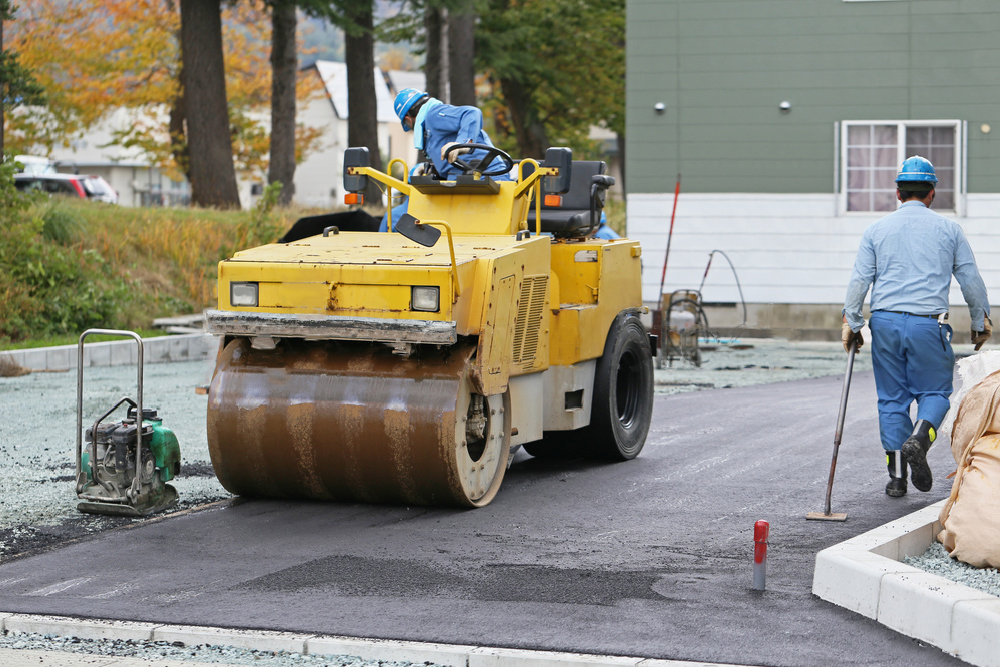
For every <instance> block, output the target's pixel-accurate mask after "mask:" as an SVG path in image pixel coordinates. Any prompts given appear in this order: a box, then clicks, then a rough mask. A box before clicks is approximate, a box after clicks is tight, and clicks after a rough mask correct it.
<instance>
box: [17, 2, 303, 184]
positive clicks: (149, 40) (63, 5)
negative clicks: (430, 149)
mask: <svg viewBox="0 0 1000 667" xmlns="http://www.w3.org/2000/svg"><path fill="white" fill-rule="evenodd" d="M19 4H20V10H19V14H18V19H19V20H18V22H17V23H16V24H15V25H14V26H13V29H12V30H11V33H12V34H11V35H10V39H11V42H12V45H13V46H14V48H16V49H17V51H18V52H19V54H20V57H21V62H22V63H23V64H24V66H25V67H26V68H28V69H29V70H31V71H32V72H33V73H34V75H35V77H36V79H37V80H38V82H39V84H41V86H42V87H44V88H45V90H46V95H47V107H46V108H45V109H41V110H33V111H32V113H21V114H17V115H16V116H15V117H13V118H10V119H8V120H9V123H8V124H9V127H8V144H9V148H10V149H11V150H13V151H15V152H30V151H37V150H41V151H42V152H46V153H47V152H49V151H51V149H52V148H53V147H54V146H57V145H69V144H70V142H72V141H73V140H74V139H76V138H77V137H79V136H81V135H82V133H83V132H85V130H86V129H87V128H88V127H91V126H93V125H94V124H95V123H96V122H98V121H99V120H101V119H102V118H105V117H106V116H107V115H108V114H109V113H110V112H111V111H113V110H115V109H118V108H120V107H125V108H127V109H130V110H132V111H133V113H132V114H131V119H132V122H131V124H130V125H129V126H127V127H123V128H119V129H118V131H117V132H116V135H115V140H116V142H117V143H120V144H121V145H123V146H129V147H135V148H138V149H140V150H141V151H142V152H144V153H145V154H146V155H147V156H148V157H149V158H150V159H151V161H152V162H153V163H155V164H157V165H159V166H162V167H166V168H172V169H174V170H176V171H177V172H180V173H183V174H185V175H186V174H187V169H188V165H187V163H186V158H185V156H186V141H187V135H186V132H185V127H184V123H183V118H184V109H183V102H184V99H183V94H182V92H183V91H182V89H181V86H180V74H181V59H180V46H179V33H180V13H179V6H178V3H176V2H174V1H173V0H86V1H84V0H21V1H20V3H19ZM270 38H271V35H270V20H269V18H268V16H267V13H266V9H265V7H264V5H263V3H262V2H251V1H250V0H244V1H242V2H236V3H233V4H228V3H227V4H225V5H223V45H224V48H225V64H226V93H227V97H228V102H229V126H230V133H231V135H232V140H233V151H234V157H235V160H236V166H237V168H238V169H240V170H242V171H246V172H250V173H252V174H254V175H255V176H260V175H262V174H263V173H264V172H266V169H267V156H268V143H269V133H268V130H267V128H268V114H267V109H268V105H269V100H270V90H271V68H270V64H269V62H268V55H269V50H270ZM319 86H320V83H319V82H318V81H317V80H315V79H314V78H301V79H300V80H299V82H298V85H297V87H296V90H297V97H298V99H299V100H300V103H302V102H304V101H305V100H306V99H308V98H309V97H310V96H311V95H314V94H316V92H317V91H318V89H319ZM319 135H320V131H319V130H318V129H315V128H307V127H302V126H299V127H297V128H296V152H297V154H298V155H299V157H300V158H301V156H302V155H304V154H305V153H307V152H308V151H310V150H313V149H315V147H316V145H317V143H318V140H319Z"/></svg>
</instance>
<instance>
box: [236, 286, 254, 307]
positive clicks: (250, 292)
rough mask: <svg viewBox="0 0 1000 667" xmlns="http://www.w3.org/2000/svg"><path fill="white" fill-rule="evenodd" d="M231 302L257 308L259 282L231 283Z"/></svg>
mask: <svg viewBox="0 0 1000 667" xmlns="http://www.w3.org/2000/svg"><path fill="white" fill-rule="evenodd" d="M229 303H231V304H232V305H233V306H245V307H251V308H256V307H257V283H229Z"/></svg>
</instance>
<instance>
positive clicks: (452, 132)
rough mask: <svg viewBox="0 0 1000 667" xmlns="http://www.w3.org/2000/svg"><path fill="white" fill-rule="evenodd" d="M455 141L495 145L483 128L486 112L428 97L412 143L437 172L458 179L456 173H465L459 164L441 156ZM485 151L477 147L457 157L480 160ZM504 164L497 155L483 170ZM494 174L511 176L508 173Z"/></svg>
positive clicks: (466, 160) (419, 114) (493, 169)
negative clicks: (451, 162) (449, 144)
mask: <svg viewBox="0 0 1000 667" xmlns="http://www.w3.org/2000/svg"><path fill="white" fill-rule="evenodd" d="M453 141H454V142H457V143H463V144H464V143H468V142H470V141H471V142H472V143H475V144H485V145H487V146H492V145H493V142H492V141H490V137H489V135H487V134H486V132H485V131H484V130H483V112H482V111H480V110H479V109H478V108H477V107H468V106H463V107H456V106H452V105H450V104H444V103H442V102H439V101H438V100H435V99H433V98H431V99H429V100H427V102H425V103H424V105H423V106H422V107H421V108H420V111H419V112H418V113H417V118H416V122H415V123H414V128H413V145H414V146H415V147H416V148H417V150H423V151H424V152H425V153H427V157H428V159H430V160H431V161H432V162H433V163H434V168H435V169H437V172H438V174H440V176H441V178H443V179H444V180H446V181H452V180H455V177H456V176H457V175H459V174H461V173H463V171H462V169H460V168H459V167H456V166H455V165H453V164H450V163H449V162H448V161H447V160H442V159H441V148H442V147H443V146H444V145H445V144H447V143H449V142H453ZM485 155H486V152H485V151H482V150H476V151H472V152H471V153H465V154H464V155H459V156H458V157H459V158H460V159H461V160H462V161H464V162H467V163H471V161H472V160H477V161H478V160H481V159H482V158H483V156H485ZM502 165H503V162H502V161H501V160H500V158H496V159H495V160H493V162H492V163H490V166H489V169H484V170H483V171H496V170H497V169H500V168H501V166H502ZM492 178H494V179H497V180H509V177H508V176H507V175H506V174H502V175H500V176H493V177H492Z"/></svg>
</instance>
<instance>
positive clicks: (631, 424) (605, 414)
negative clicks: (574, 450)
mask: <svg viewBox="0 0 1000 667" xmlns="http://www.w3.org/2000/svg"><path fill="white" fill-rule="evenodd" d="M652 419H653V352H652V350H651V349H650V347H649V337H648V336H647V335H646V328H645V327H644V326H642V322H641V321H640V320H639V317H638V316H636V315H634V314H632V313H622V314H620V315H619V316H618V317H617V318H616V319H615V321H614V324H612V325H611V331H610V333H609V334H608V339H607V342H606V343H605V344H604V354H603V355H601V358H600V359H598V360H597V371H596V373H595V375H594V403H593V405H592V407H591V411H590V426H588V427H587V428H586V431H587V440H588V447H589V448H590V450H591V453H592V455H594V456H596V457H598V458H604V459H611V460H614V461H628V460H630V459H634V458H635V457H636V456H638V455H639V452H640V451H642V447H643V445H645V444H646V435H647V434H648V433H649V424H650V422H651V421H652Z"/></svg>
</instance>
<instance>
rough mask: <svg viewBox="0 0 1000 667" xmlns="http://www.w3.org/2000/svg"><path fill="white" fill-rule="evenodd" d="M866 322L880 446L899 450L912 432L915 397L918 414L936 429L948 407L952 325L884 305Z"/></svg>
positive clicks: (950, 382) (953, 364) (953, 361)
mask: <svg viewBox="0 0 1000 667" xmlns="http://www.w3.org/2000/svg"><path fill="white" fill-rule="evenodd" d="M868 328H869V329H871V332H872V366H873V367H874V370H875V390H876V392H877V393H878V425H879V432H880V434H881V437H882V447H883V448H884V449H885V450H886V451H887V452H891V451H897V450H898V449H900V448H901V447H902V446H903V443H904V442H905V441H906V439H907V438H909V437H910V435H911V434H912V433H913V422H912V421H911V420H910V404H911V403H913V401H916V402H917V419H918V420H920V419H926V420H927V421H929V422H930V423H931V424H932V425H933V426H934V428H935V429H937V427H938V426H939V425H940V424H941V420H943V419H944V416H945V414H946V413H947V412H948V408H949V407H950V403H949V398H950V397H951V390H952V378H953V377H954V373H955V353H954V352H952V349H951V335H952V329H951V326H950V325H948V324H938V322H937V320H935V319H932V318H929V317H921V316H919V315H909V314H905V313H892V312H889V311H885V310H877V311H875V312H873V313H872V316H871V319H870V320H869V321H868Z"/></svg>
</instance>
